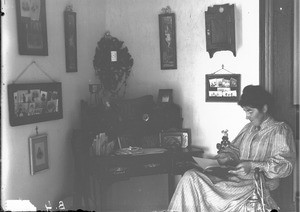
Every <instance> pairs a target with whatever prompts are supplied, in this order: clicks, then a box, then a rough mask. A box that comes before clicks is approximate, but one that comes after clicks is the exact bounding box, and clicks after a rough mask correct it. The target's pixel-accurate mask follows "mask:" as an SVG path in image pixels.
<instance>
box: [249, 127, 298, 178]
mask: <svg viewBox="0 0 300 212" xmlns="http://www.w3.org/2000/svg"><path fill="white" fill-rule="evenodd" d="M271 139H272V141H271V142H273V145H272V149H271V150H270V151H271V157H270V158H268V159H267V160H266V161H265V162H251V166H252V169H254V168H256V167H258V168H260V169H261V170H262V171H264V173H265V175H266V177H268V178H270V179H272V178H284V177H287V176H289V175H290V174H291V173H292V171H293V166H294V163H295V156H296V153H295V144H294V138H293V132H292V130H291V128H290V127H289V126H288V125H286V124H284V123H282V124H280V125H279V126H278V127H277V129H276V130H275V131H274V134H272V138H271Z"/></svg>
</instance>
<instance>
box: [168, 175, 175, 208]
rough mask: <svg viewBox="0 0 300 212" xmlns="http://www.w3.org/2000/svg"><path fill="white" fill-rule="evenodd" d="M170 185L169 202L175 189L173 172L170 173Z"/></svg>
mask: <svg viewBox="0 0 300 212" xmlns="http://www.w3.org/2000/svg"><path fill="white" fill-rule="evenodd" d="M168 187H169V202H170V201H171V199H172V196H173V194H174V191H175V176H174V175H173V174H168Z"/></svg>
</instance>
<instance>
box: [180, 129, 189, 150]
mask: <svg viewBox="0 0 300 212" xmlns="http://www.w3.org/2000/svg"><path fill="white" fill-rule="evenodd" d="M177 131H178V132H181V133H182V145H181V148H186V147H188V146H190V145H191V143H192V133H191V129H190V128H184V129H179V130H177Z"/></svg>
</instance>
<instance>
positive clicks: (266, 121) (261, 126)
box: [252, 117, 273, 131]
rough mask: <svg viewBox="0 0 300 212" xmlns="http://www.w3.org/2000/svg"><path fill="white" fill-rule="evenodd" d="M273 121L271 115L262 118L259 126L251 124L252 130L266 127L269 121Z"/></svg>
mask: <svg viewBox="0 0 300 212" xmlns="http://www.w3.org/2000/svg"><path fill="white" fill-rule="evenodd" d="M272 121H273V118H272V117H268V118H267V119H266V120H264V121H263V122H262V123H261V124H260V126H254V125H253V126H252V127H253V128H252V130H255V131H259V130H262V129H264V128H266V127H267V126H268V125H269V124H270V123H271V122H272Z"/></svg>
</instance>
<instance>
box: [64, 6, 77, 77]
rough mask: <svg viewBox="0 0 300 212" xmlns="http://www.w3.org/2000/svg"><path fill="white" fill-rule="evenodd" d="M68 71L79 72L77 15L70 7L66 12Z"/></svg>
mask: <svg viewBox="0 0 300 212" xmlns="http://www.w3.org/2000/svg"><path fill="white" fill-rule="evenodd" d="M64 26H65V51H66V71H67V72H77V29H76V13H75V12H73V10H72V6H71V5H68V6H67V7H66V10H65V11H64Z"/></svg>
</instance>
